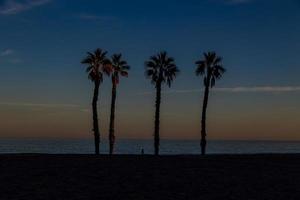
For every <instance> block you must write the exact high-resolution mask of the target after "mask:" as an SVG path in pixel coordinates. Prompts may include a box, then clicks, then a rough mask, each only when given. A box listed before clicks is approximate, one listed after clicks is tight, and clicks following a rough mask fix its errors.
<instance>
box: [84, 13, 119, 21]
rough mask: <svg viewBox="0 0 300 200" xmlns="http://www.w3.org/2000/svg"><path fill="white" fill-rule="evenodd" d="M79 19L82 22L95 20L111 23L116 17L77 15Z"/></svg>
mask: <svg viewBox="0 0 300 200" xmlns="http://www.w3.org/2000/svg"><path fill="white" fill-rule="evenodd" d="M79 18H80V19H83V20H96V21H113V20H116V19H117V18H116V17H113V16H101V15H93V14H85V13H83V14H80V15H79Z"/></svg>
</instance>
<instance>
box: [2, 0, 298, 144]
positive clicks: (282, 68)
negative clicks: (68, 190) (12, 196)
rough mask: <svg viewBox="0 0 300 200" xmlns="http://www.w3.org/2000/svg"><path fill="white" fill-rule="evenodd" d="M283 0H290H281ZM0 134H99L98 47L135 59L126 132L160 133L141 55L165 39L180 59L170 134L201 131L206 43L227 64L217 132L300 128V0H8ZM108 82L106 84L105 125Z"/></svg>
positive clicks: (260, 136)
mask: <svg viewBox="0 0 300 200" xmlns="http://www.w3.org/2000/svg"><path fill="white" fill-rule="evenodd" d="M283 2H284V3H283ZM0 27H1V28H0V138H24V137H25V138H33V137H38V138H92V131H91V130H92V116H91V100H92V94H93V84H92V83H91V81H90V80H88V78H87V74H86V73H85V68H84V66H82V65H81V64H80V61H81V60H82V59H83V58H84V57H85V54H86V52H87V51H93V50H94V49H96V48H97V47H99V48H102V49H105V50H107V51H108V52H109V55H111V54H112V53H122V54H123V56H124V58H125V59H126V60H127V61H128V63H129V64H130V66H131V71H130V74H129V78H123V79H121V81H120V85H119V88H118V97H117V112H116V136H117V138H152V135H153V125H154V108H155V107H154V103H155V93H154V92H155V90H154V87H153V85H151V84H150V80H147V79H146V78H145V76H144V61H145V60H147V59H148V58H149V56H151V55H153V54H155V53H157V52H159V51H161V50H166V51H168V53H169V54H170V55H171V56H173V57H174V58H175V60H176V63H177V65H178V67H179V68H180V70H181V73H180V74H179V76H178V78H177V79H176V80H175V82H174V84H173V85H172V87H171V88H167V87H164V88H163V94H162V105H161V109H162V111H161V127H162V129H161V137H162V138H167V139H198V138H200V117H201V109H202V98H203V91H202V90H203V80H202V79H201V78H200V77H196V76H195V65H194V62H195V61H196V60H199V59H200V58H202V53H203V52H204V51H211V50H214V51H216V52H217V54H219V55H220V56H222V57H223V59H224V61H223V64H224V67H225V68H226V69H227V72H226V74H225V75H224V77H223V79H222V80H220V81H218V82H217V84H216V87H215V88H214V89H213V92H212V93H211V96H210V99H209V104H208V138H209V139H255V140H300V56H299V55H300V1H299V0H286V1H282V0H185V1H175V0H147V1H141V0H136V1H134V0H128V1H124V0H115V1H109V0H107V1H102V0H89V1H86V0H73V1H68V0H0ZM110 90H111V83H110V79H109V78H107V77H106V79H105V81H104V82H103V85H101V92H100V102H99V112H100V113H101V114H100V124H101V132H102V133H101V134H102V136H103V138H107V135H108V128H107V125H108V121H109V111H110V98H111V91H110Z"/></svg>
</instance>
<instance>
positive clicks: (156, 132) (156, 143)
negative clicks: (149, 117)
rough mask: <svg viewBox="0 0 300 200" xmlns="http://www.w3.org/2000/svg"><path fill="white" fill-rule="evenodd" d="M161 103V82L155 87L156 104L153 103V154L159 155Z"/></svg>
mask: <svg viewBox="0 0 300 200" xmlns="http://www.w3.org/2000/svg"><path fill="white" fill-rule="evenodd" d="M160 102H161V81H158V82H157V85H156V102H155V128H154V154H155V155H156V156H157V155H158V154H159V118H160Z"/></svg>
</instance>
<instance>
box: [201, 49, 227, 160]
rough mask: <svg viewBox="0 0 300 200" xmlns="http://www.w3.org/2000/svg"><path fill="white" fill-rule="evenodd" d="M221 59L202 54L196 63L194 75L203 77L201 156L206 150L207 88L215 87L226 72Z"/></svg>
mask: <svg viewBox="0 0 300 200" xmlns="http://www.w3.org/2000/svg"><path fill="white" fill-rule="evenodd" d="M221 62H222V58H221V57H218V56H217V55H216V53H215V52H208V53H204V59H203V60H199V61H197V62H196V65H197V68H196V75H197V76H203V77H204V86H205V91H204V100H203V108H202V120H201V142H200V146H201V154H202V155H205V150H206V109H207V102H208V96H209V88H212V87H214V86H215V83H216V80H218V79H220V78H221V77H222V75H223V73H224V72H225V71H226V70H225V69H224V68H223V66H222V63H221Z"/></svg>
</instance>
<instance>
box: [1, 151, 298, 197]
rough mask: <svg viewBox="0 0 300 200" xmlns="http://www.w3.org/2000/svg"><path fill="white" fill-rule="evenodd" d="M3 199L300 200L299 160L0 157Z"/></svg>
mask: <svg viewBox="0 0 300 200" xmlns="http://www.w3.org/2000/svg"><path fill="white" fill-rule="evenodd" d="M0 172H1V173H0V185H1V187H0V188H1V189H0V190H1V192H0V199H31V200H34V199H52V200H53V199H272V200H273V199H299V198H300V155H209V156H206V157H201V156H161V157H153V156H147V155H145V156H133V155H132V156H131V155H118V156H113V157H109V156H100V157H97V156H93V155H39V154H37V155H33V154H23V155H20V154H12V155H0Z"/></svg>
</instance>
